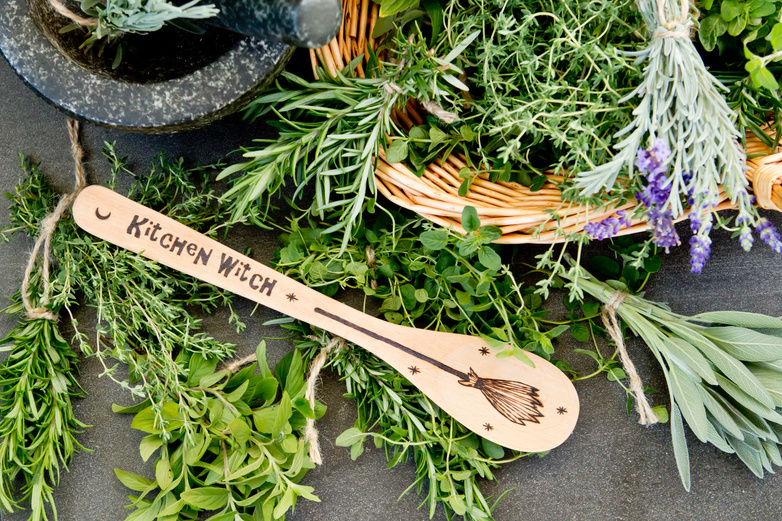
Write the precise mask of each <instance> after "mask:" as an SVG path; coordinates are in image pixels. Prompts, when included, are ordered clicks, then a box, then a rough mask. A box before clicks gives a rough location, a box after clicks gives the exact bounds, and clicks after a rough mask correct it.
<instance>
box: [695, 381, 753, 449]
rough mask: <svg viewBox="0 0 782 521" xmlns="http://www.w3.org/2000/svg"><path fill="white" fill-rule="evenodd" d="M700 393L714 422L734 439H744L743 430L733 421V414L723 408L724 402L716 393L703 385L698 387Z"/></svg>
mask: <svg viewBox="0 0 782 521" xmlns="http://www.w3.org/2000/svg"><path fill="white" fill-rule="evenodd" d="M698 391H699V392H700V395H701V400H703V405H704V406H706V410H707V411H708V413H709V414H711V415H712V416H713V417H714V421H716V422H717V423H718V424H719V425H720V427H721V428H722V429H723V430H725V431H727V432H728V433H730V435H731V436H733V437H734V438H738V439H742V438H743V437H744V435H743V434H742V433H741V428H739V426H738V424H737V423H736V422H735V420H734V419H733V416H732V414H731V413H730V412H729V411H728V410H727V409H726V408H725V407H723V405H722V400H720V399H718V398H716V397H715V396H714V393H715V392H716V391H714V390H712V389H709V388H707V387H705V386H702V385H701V386H699V387H698ZM720 398H721V397H720Z"/></svg>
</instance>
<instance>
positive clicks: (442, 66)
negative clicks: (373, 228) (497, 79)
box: [218, 33, 466, 247]
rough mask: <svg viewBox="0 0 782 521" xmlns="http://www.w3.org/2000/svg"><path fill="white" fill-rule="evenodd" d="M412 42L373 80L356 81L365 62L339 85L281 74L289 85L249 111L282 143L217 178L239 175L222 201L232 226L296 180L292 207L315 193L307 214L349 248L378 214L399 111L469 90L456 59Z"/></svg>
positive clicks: (256, 151)
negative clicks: (379, 176)
mask: <svg viewBox="0 0 782 521" xmlns="http://www.w3.org/2000/svg"><path fill="white" fill-rule="evenodd" d="M411 39H412V40H414V41H415V42H418V43H417V45H416V46H411V47H408V48H407V49H406V50H405V51H400V54H398V55H397V59H398V60H399V61H398V62H397V63H383V64H382V70H381V69H379V68H378V69H377V71H378V72H377V73H376V74H375V75H374V76H371V75H370V76H369V77H367V78H356V77H354V76H353V70H354V68H355V67H356V66H357V65H358V64H359V63H360V59H357V60H354V62H353V63H352V64H351V65H349V66H348V67H347V68H346V70H344V71H342V72H338V73H337V75H336V77H334V78H328V77H326V78H324V79H322V80H320V81H315V82H309V81H306V80H304V79H302V78H299V77H297V76H294V75H292V74H290V73H283V74H282V76H283V78H284V79H285V82H278V83H277V87H276V89H274V91H273V92H271V93H269V94H264V95H263V96H261V97H260V98H258V99H257V100H256V101H254V102H253V103H251V104H250V105H249V107H248V112H247V116H248V117H250V118H252V119H255V118H257V117H260V116H262V115H265V114H268V113H274V114H275V116H276V117H277V118H278V121H275V122H273V123H272V124H273V125H274V126H275V127H277V128H278V129H279V131H280V134H279V138H278V139H277V140H258V141H256V142H257V143H259V144H260V145H262V146H261V147H260V148H255V147H254V148H249V149H245V150H244V153H243V155H244V157H245V158H246V159H247V161H244V162H240V163H237V164H235V165H232V166H230V167H228V168H226V169H224V170H223V171H222V173H221V174H220V176H219V177H218V179H223V178H225V177H227V176H229V175H232V174H235V173H241V175H240V176H239V177H236V178H235V179H233V181H232V184H231V188H230V189H229V190H228V191H227V192H226V193H225V195H224V196H223V199H224V200H225V201H228V202H230V205H231V210H232V220H234V221H236V220H241V219H243V218H244V217H245V215H246V213H247V211H248V209H251V208H253V207H254V206H255V205H257V204H258V202H259V201H262V200H263V199H264V198H267V197H268V195H271V194H274V193H275V192H277V191H278V190H279V189H280V187H281V186H282V185H283V184H284V183H285V180H286V179H288V178H290V179H291V180H292V181H293V184H294V186H295V187H296V190H295V192H294V195H293V199H294V200H295V199H299V198H301V197H302V195H303V191H304V188H305V187H307V186H314V192H315V196H314V199H313V200H312V203H311V204H310V206H309V207H308V208H306V209H304V210H303V211H302V213H303V214H305V215H311V216H314V217H318V218H321V219H322V218H328V219H329V220H331V222H332V223H333V224H332V226H331V227H330V228H329V229H328V232H329V233H333V232H337V231H339V232H340V233H341V234H342V236H343V241H342V245H343V247H345V246H346V244H347V241H348V240H349V238H350V237H351V235H352V233H353V232H354V230H355V229H356V226H357V225H358V224H360V222H361V219H362V218H363V217H362V214H363V211H364V210H366V211H368V212H370V213H371V212H373V211H374V204H375V194H376V188H375V180H374V172H375V165H376V161H377V157H378V153H379V151H380V149H381V148H383V149H388V147H389V145H390V139H389V136H394V135H403V134H404V131H403V129H402V128H400V126H399V125H398V124H397V123H396V122H395V121H394V118H393V117H392V113H393V111H394V109H395V108H397V107H400V106H403V105H404V104H405V103H406V102H407V101H408V99H410V98H417V99H420V100H422V101H430V102H445V100H451V99H452V98H455V96H454V94H453V93H454V91H456V92H458V91H459V88H461V87H463V84H462V83H461V82H460V81H459V80H458V79H456V78H455V76H454V74H459V73H461V70H460V69H458V68H457V67H456V66H455V65H453V64H452V63H451V61H452V60H453V59H454V58H455V56H450V55H449V56H446V57H445V58H438V57H436V56H433V55H430V54H428V53H427V52H426V47H424V45H425V44H424V43H421V42H424V38H423V36H421V35H420V34H418V35H416V34H415V33H414V34H413V35H412V36H411ZM321 73H322V75H325V74H326V73H325V72H324V71H321ZM464 88H466V87H464ZM389 153H391V151H390V150H389ZM267 200H268V199H267Z"/></svg>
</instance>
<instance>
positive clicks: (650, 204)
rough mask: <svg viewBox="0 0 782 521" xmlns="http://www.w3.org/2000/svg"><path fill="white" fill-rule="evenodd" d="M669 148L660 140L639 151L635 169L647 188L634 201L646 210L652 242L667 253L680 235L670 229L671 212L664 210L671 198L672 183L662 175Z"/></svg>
mask: <svg viewBox="0 0 782 521" xmlns="http://www.w3.org/2000/svg"><path fill="white" fill-rule="evenodd" d="M670 157H671V149H670V148H668V145H667V144H666V143H665V141H663V140H662V139H660V138H657V139H655V140H654V143H653V144H652V146H651V147H649V149H648V150H644V149H639V150H638V154H637V156H636V161H635V166H637V167H638V171H639V172H640V173H642V174H645V178H646V185H645V186H644V187H643V189H642V190H641V191H640V192H638V193H637V194H636V198H637V199H638V200H639V201H641V203H642V204H643V205H644V206H645V207H646V208H647V209H648V211H647V212H646V218H647V220H648V221H649V224H651V225H652V234H653V237H652V242H653V243H655V244H656V245H658V246H660V247H661V248H665V252H666V253H668V251H669V249H670V247H671V246H677V245H678V244H679V235H678V234H677V233H676V229H675V228H674V227H673V213H672V212H671V210H670V209H665V210H663V208H665V207H666V203H667V202H668V198H669V197H670V195H671V180H670V179H669V178H668V177H667V176H666V175H665V172H666V170H667V169H668V159H669V158H670Z"/></svg>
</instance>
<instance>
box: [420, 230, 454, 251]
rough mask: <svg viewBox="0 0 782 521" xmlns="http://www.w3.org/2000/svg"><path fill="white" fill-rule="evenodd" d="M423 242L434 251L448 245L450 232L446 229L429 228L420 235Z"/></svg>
mask: <svg viewBox="0 0 782 521" xmlns="http://www.w3.org/2000/svg"><path fill="white" fill-rule="evenodd" d="M420 239H421V244H423V245H424V247H426V248H427V249H430V250H432V251H439V250H442V249H443V248H445V247H446V246H448V232H446V231H445V230H427V231H425V232H423V233H422V234H421V235H420Z"/></svg>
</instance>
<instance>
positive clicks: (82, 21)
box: [49, 0, 98, 27]
mask: <svg viewBox="0 0 782 521" xmlns="http://www.w3.org/2000/svg"><path fill="white" fill-rule="evenodd" d="M49 5H51V6H52V9H54V10H55V11H56V12H57V14H59V15H61V16H64V17H65V18H67V19H68V20H70V21H71V22H73V23H77V24H79V25H81V26H82V27H97V26H98V19H97V18H84V17H82V16H79V15H77V14H76V13H74V12H73V11H71V10H70V9H68V8H67V7H65V5H63V4H62V2H60V0H49Z"/></svg>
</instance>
